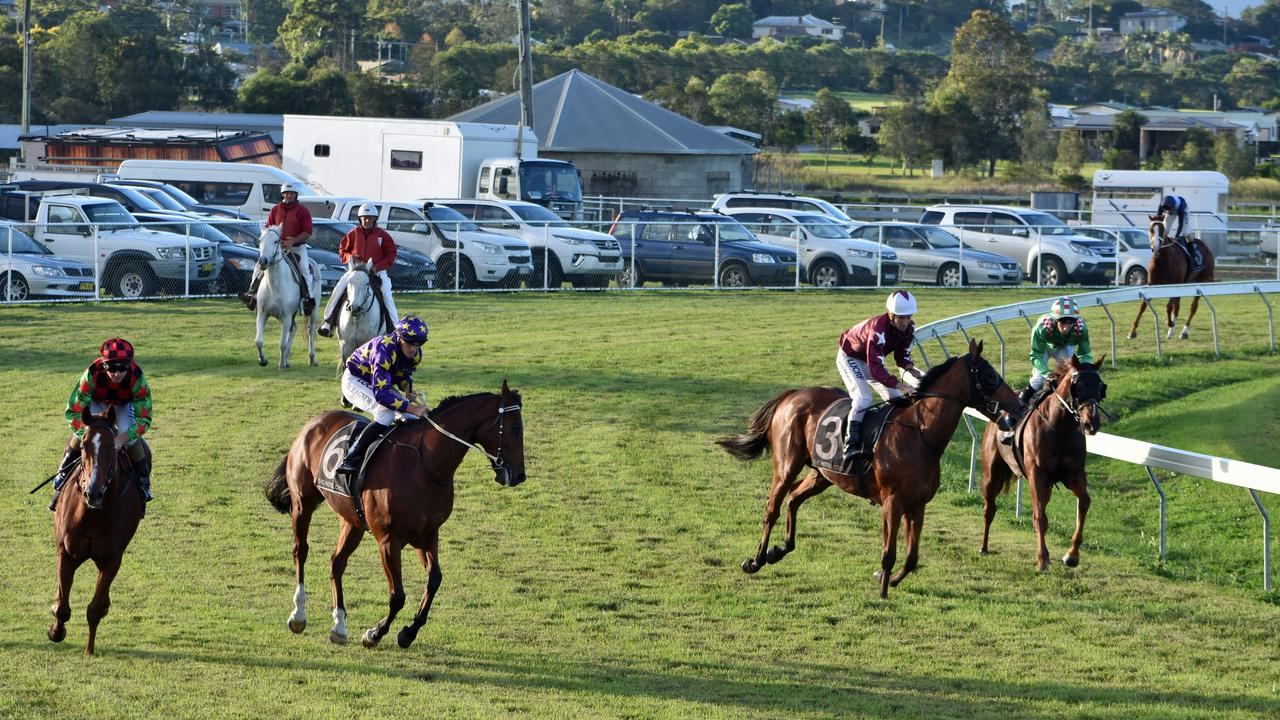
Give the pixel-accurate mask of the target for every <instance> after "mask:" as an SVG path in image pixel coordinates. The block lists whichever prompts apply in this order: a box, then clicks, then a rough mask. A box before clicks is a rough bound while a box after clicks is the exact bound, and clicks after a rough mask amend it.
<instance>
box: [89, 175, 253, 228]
mask: <svg viewBox="0 0 1280 720" xmlns="http://www.w3.org/2000/svg"><path fill="white" fill-rule="evenodd" d="M105 181H106V182H107V183H108V184H110V185H123V186H126V187H133V188H138V189H139V190H141V191H143V192H145V193H147V195H149V196H150V197H151V199H152V200H155V201H156V202H157V203H159V204H161V205H164V207H167V208H171V209H172V206H171V205H168V204H165V203H164V202H162V199H161V198H160V194H164V195H167V196H169V197H170V198H172V199H173V201H174V202H176V203H177V204H178V205H179V206H180V207H181V208H182V209H183V210H186V211H187V212H190V213H197V214H200V215H214V216H217V217H226V218H235V219H237V220H248V219H249V217H248V216H247V215H245V214H244V213H241V212H239V211H236V210H228V209H226V208H220V207H214V206H213V205H202V204H201V203H200V201H198V200H196V199H195V198H193V197H191V196H190V195H188V194H187V193H186V192H185V191H184V190H183V189H182V188H179V187H175V186H173V185H170V184H168V183H163V182H160V181H159V180H135V179H130V178H119V177H109V178H108V179H106V180H105Z"/></svg>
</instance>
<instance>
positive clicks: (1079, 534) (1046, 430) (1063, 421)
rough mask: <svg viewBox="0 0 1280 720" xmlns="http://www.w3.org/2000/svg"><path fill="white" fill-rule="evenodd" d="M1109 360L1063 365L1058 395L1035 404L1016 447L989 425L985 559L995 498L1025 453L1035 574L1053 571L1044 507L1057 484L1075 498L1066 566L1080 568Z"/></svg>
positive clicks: (985, 457) (1017, 430) (985, 448)
mask: <svg viewBox="0 0 1280 720" xmlns="http://www.w3.org/2000/svg"><path fill="white" fill-rule="evenodd" d="M1105 357H1106V356H1105V355H1104V356H1103V357H1101V358H1098V361H1097V362H1096V363H1082V362H1080V360H1079V359H1077V358H1075V357H1074V356H1073V357H1072V358H1071V360H1070V361H1069V363H1065V364H1063V365H1060V366H1059V367H1058V369H1057V371H1056V375H1057V377H1053V376H1051V379H1053V380H1054V381H1055V384H1054V389H1053V392H1052V393H1050V394H1047V395H1045V396H1044V397H1043V398H1040V399H1039V402H1036V401H1034V400H1033V404H1032V406H1031V408H1030V410H1029V411H1028V412H1027V415H1026V417H1025V418H1024V419H1023V420H1022V421H1021V422H1020V423H1019V424H1018V427H1016V428H1015V429H1014V436H1015V437H1014V445H1013V446H1009V445H1004V444H1001V443H1000V442H999V437H998V433H997V430H996V428H995V427H994V426H993V425H988V426H987V430H986V434H985V435H984V436H983V438H982V497H983V500H984V502H983V506H982V511H983V515H982V518H983V521H982V554H983V555H985V554H987V535H988V533H989V532H990V530H991V520H992V519H993V518H995V516H996V497H997V496H998V495H999V494H1000V493H1001V492H1003V491H1004V490H1005V489H1007V488H1008V487H1009V480H1010V478H1012V477H1013V474H1014V468H1017V467H1019V460H1018V458H1017V457H1015V452H1016V450H1020V451H1021V452H1020V454H1021V467H1022V471H1021V472H1019V473H1018V474H1019V475H1022V476H1025V477H1026V478H1027V486H1028V487H1030V488H1031V505H1032V508H1033V509H1034V518H1035V526H1036V568H1037V569H1039V570H1045V569H1047V568H1048V567H1049V548H1048V546H1047V545H1045V541H1044V533H1045V531H1046V530H1047V529H1048V528H1049V516H1048V515H1047V514H1045V507H1046V506H1047V505H1048V504H1049V496H1050V494H1052V492H1053V485H1054V483H1062V484H1063V485H1065V486H1066V488H1067V489H1068V490H1070V491H1071V492H1073V493H1075V496H1076V532H1075V534H1074V535H1072V536H1071V549H1070V550H1068V551H1067V554H1066V555H1065V556H1063V558H1062V562H1064V563H1066V564H1067V566H1068V567H1075V566H1076V565H1078V564H1079V563H1080V541H1081V539H1082V538H1083V536H1084V518H1085V515H1087V514H1088V513H1089V483H1088V477H1087V476H1086V475H1085V435H1093V434H1095V433H1097V432H1098V428H1099V427H1100V426H1101V425H1102V413H1101V411H1100V410H1099V408H1098V403H1100V402H1101V401H1102V400H1103V399H1104V398H1106V396H1107V386H1106V383H1104V382H1102V375H1101V373H1099V372H1098V368H1100V367H1102V361H1103V359H1104V358H1105Z"/></svg>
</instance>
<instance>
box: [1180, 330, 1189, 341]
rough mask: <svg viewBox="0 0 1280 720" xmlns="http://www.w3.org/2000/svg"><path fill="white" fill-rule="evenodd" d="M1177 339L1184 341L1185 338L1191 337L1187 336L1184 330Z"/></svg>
mask: <svg viewBox="0 0 1280 720" xmlns="http://www.w3.org/2000/svg"><path fill="white" fill-rule="evenodd" d="M1178 337H1180V338H1182V339H1183V340H1186V339H1187V338H1189V337H1191V335H1189V334H1188V333H1187V331H1186V330H1183V331H1182V334H1181V335H1179V336H1178Z"/></svg>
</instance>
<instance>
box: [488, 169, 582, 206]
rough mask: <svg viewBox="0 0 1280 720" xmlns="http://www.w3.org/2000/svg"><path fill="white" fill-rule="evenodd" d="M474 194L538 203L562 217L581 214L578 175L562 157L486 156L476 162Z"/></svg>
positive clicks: (495, 198)
mask: <svg viewBox="0 0 1280 720" xmlns="http://www.w3.org/2000/svg"><path fill="white" fill-rule="evenodd" d="M475 190H476V191H475V197H476V198H477V199H482V200H500V201H523V202H530V203H533V204H535V205H541V206H543V207H545V208H547V209H548V210H550V211H551V212H553V213H555V214H556V215H559V216H560V217H562V218H564V219H565V220H576V219H579V218H580V217H581V215H582V177H581V176H580V175H579V174H578V169H577V168H576V167H574V165H573V163H570V162H565V161H564V160H548V159H542V160H524V159H520V158H514V157H511V158H490V159H487V160H484V161H482V162H481V163H480V172H479V174H478V175H477V177H476V189H475Z"/></svg>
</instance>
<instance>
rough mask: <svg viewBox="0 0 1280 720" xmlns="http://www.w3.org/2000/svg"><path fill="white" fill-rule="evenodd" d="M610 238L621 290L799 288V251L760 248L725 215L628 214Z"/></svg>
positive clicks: (760, 244) (692, 212) (620, 218)
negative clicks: (651, 285)
mask: <svg viewBox="0 0 1280 720" xmlns="http://www.w3.org/2000/svg"><path fill="white" fill-rule="evenodd" d="M609 234H610V235H613V236H614V237H615V238H617V239H618V243H619V244H620V245H621V246H622V260H623V265H624V268H623V270H622V272H620V273H618V276H617V282H618V286H619V287H640V286H642V285H643V284H644V283H645V282H646V281H654V282H662V283H663V284H666V285H711V284H718V285H720V286H723V287H747V286H751V285H764V286H790V285H793V284H794V283H795V279H796V254H795V251H794V250H791V249H790V248H784V247H780V246H778V245H770V244H769V243H764V242H760V241H759V240H757V239H756V236H755V235H752V234H751V231H749V230H747V229H746V228H745V227H743V226H742V224H741V223H739V222H738V221H737V220H734V219H733V218H731V217H729V216H727V215H721V214H720V213H716V212H703V211H696V210H688V211H684V210H627V211H624V212H622V213H621V214H619V215H618V217H617V218H616V219H615V220H614V221H613V227H611V228H609ZM633 259H634V262H633Z"/></svg>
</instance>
